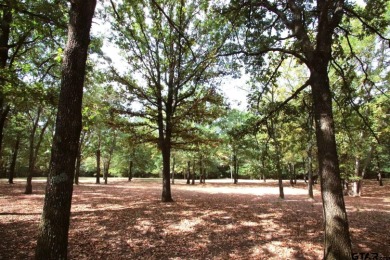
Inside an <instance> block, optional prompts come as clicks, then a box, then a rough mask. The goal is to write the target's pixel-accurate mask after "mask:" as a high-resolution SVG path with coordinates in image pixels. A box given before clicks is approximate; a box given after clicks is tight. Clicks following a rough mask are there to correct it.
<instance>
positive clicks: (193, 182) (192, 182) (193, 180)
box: [191, 160, 196, 185]
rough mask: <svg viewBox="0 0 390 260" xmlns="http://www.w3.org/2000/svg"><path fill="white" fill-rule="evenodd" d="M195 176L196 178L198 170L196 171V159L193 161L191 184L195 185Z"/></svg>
mask: <svg viewBox="0 0 390 260" xmlns="http://www.w3.org/2000/svg"><path fill="white" fill-rule="evenodd" d="M195 178H196V172H195V160H194V161H193V162H192V181H191V184H192V185H195Z"/></svg>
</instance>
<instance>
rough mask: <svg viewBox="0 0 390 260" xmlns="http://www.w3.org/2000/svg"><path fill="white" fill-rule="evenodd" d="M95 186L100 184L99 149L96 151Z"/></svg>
mask: <svg viewBox="0 0 390 260" xmlns="http://www.w3.org/2000/svg"><path fill="white" fill-rule="evenodd" d="M99 147H100V145H99ZM96 184H100V148H99V149H97V151H96Z"/></svg>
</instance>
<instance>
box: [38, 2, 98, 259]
mask: <svg viewBox="0 0 390 260" xmlns="http://www.w3.org/2000/svg"><path fill="white" fill-rule="evenodd" d="M95 5H96V0H73V1H72V2H71V4H70V17H69V26H68V42H67V46H66V49H65V52H64V59H63V67H62V78H61V92H60V97H59V104H58V112H57V120H56V130H55V134H54V140H53V146H52V157H51V162H50V170H49V176H48V181H47V186H46V195H45V201H44V206H43V213H42V219H41V223H40V226H39V233H38V240H37V247H36V255H35V257H36V259H66V258H67V246H68V230H69V221H70V208H71V201H72V192H73V177H74V170H75V160H76V156H77V150H78V142H79V138H80V131H81V126H82V124H81V105H82V96H83V84H84V76H85V66H86V60H87V50H88V45H89V42H90V39H89V33H90V28H91V24H92V17H93V14H94V10H95Z"/></svg>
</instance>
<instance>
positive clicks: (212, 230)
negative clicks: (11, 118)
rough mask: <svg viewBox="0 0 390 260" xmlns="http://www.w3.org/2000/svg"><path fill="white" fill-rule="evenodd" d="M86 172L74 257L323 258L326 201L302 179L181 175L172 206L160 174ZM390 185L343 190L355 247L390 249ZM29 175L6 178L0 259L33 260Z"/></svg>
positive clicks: (39, 195)
mask: <svg viewBox="0 0 390 260" xmlns="http://www.w3.org/2000/svg"><path fill="white" fill-rule="evenodd" d="M94 181H95V180H94V179H92V178H90V179H82V180H81V184H80V185H79V186H75V187H74V193H73V204H72V217H71V226H70V232H69V247H68V248H69V259H262V258H266V259H321V258H322V254H323V249H322V243H323V232H322V206H321V197H320V193H319V191H318V188H319V185H316V190H315V200H314V201H313V200H308V199H307V195H306V194H307V191H306V186H305V183H303V181H298V184H297V185H296V186H295V187H291V186H290V185H289V184H288V182H285V183H284V185H285V195H286V199H285V200H280V199H278V188H277V183H276V182H275V181H272V180H270V181H267V182H266V183H264V182H262V181H244V180H240V181H239V184H238V185H234V184H232V183H231V181H230V180H224V181H218V180H208V181H206V184H196V185H186V184H184V181H183V180H175V181H176V184H175V185H172V196H173V198H174V200H175V202H173V203H162V202H160V196H161V181H160V180H149V179H135V180H133V181H132V182H127V181H126V179H123V178H122V179H114V178H112V179H109V184H108V185H104V184H94ZM389 185H390V183H389V182H388V181H387V182H385V185H384V186H382V187H380V186H378V184H377V182H375V181H365V182H364V187H363V192H364V195H363V197H361V198H353V197H345V200H346V206H347V211H348V219H349V223H350V231H351V236H352V243H353V251H354V252H371V253H380V254H381V255H383V256H390V247H389V245H390V236H389V230H390V221H389V219H390V189H389V188H388V187H389ZM24 186H25V180H24V179H17V180H16V181H15V184H13V185H9V184H7V183H6V180H4V179H3V180H0V238H1V243H0V259H32V258H33V256H34V248H35V243H36V231H37V229H38V224H39V219H40V215H41V212H42V206H43V198H44V186H45V181H44V180H35V181H34V182H33V189H34V191H33V192H34V194H33V195H24V194H23V191H24Z"/></svg>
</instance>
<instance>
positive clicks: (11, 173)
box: [8, 134, 20, 184]
mask: <svg viewBox="0 0 390 260" xmlns="http://www.w3.org/2000/svg"><path fill="white" fill-rule="evenodd" d="M19 144H20V134H18V135H17V137H16V141H15V146H14V150H13V152H12V160H11V166H10V169H9V176H8V183H9V184H13V183H14V175H15V166H16V159H17V158H18V152H19Z"/></svg>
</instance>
